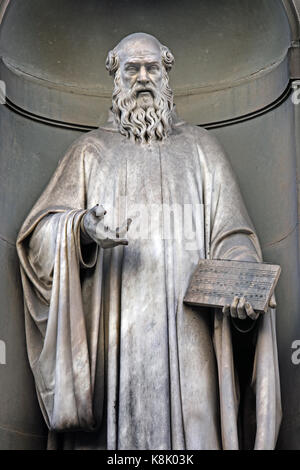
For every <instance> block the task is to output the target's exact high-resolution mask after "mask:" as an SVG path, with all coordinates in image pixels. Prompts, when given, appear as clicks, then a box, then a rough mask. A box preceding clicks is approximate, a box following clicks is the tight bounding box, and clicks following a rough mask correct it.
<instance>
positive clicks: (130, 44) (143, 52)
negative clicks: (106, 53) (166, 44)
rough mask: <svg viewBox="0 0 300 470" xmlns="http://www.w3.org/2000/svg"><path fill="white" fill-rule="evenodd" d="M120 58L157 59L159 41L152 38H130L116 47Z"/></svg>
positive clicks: (159, 54) (158, 57) (158, 55)
mask: <svg viewBox="0 0 300 470" xmlns="http://www.w3.org/2000/svg"><path fill="white" fill-rule="evenodd" d="M117 51H118V56H119V58H120V60H121V61H122V62H123V61H127V60H133V61H134V60H159V59H160V56H161V51H160V46H159V43H158V42H156V41H153V40H148V39H146V40H142V41H141V40H130V41H124V42H123V43H121V44H120V45H119V47H118V49H117Z"/></svg>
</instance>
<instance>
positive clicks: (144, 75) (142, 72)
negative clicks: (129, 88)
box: [137, 67, 149, 85]
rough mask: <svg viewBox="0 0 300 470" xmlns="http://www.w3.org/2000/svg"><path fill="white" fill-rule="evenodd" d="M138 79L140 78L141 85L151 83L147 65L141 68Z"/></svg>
mask: <svg viewBox="0 0 300 470" xmlns="http://www.w3.org/2000/svg"><path fill="white" fill-rule="evenodd" d="M137 80H138V83H140V84H141V85H147V83H149V77H148V73H147V70H146V67H141V68H140V72H139V76H138V79H137Z"/></svg>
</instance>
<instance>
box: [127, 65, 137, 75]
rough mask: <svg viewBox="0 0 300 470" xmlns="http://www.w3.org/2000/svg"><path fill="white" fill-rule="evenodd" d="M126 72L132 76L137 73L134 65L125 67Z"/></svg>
mask: <svg viewBox="0 0 300 470" xmlns="http://www.w3.org/2000/svg"><path fill="white" fill-rule="evenodd" d="M126 72H128V73H132V74H134V73H136V72H137V68H136V67H135V66H134V65H130V66H128V67H126Z"/></svg>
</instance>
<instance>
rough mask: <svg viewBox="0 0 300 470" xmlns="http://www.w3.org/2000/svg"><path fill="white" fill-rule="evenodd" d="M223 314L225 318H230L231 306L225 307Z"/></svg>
mask: <svg viewBox="0 0 300 470" xmlns="http://www.w3.org/2000/svg"><path fill="white" fill-rule="evenodd" d="M222 312H223V314H224V315H225V317H229V315H230V305H229V304H226V305H224V307H223V308H222Z"/></svg>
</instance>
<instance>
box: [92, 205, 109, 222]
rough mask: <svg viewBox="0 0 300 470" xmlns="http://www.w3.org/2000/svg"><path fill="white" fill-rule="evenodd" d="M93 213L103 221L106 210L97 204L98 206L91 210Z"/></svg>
mask: <svg viewBox="0 0 300 470" xmlns="http://www.w3.org/2000/svg"><path fill="white" fill-rule="evenodd" d="M91 213H92V214H93V215H95V216H96V217H97V218H99V219H100V220H101V219H103V217H104V216H105V214H106V210H105V209H104V207H103V206H102V205H100V206H99V204H96V206H94V207H93V208H92V209H91Z"/></svg>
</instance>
